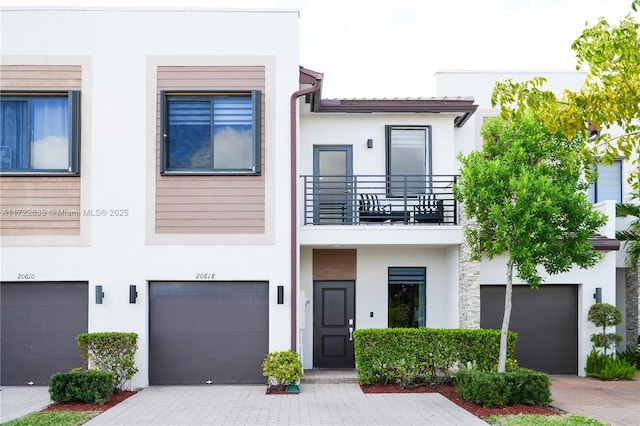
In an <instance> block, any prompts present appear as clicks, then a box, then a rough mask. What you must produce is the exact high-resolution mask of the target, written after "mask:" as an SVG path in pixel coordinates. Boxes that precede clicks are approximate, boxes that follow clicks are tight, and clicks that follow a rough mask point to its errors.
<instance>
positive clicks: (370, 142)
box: [367, 139, 373, 148]
mask: <svg viewBox="0 0 640 426" xmlns="http://www.w3.org/2000/svg"><path fill="white" fill-rule="evenodd" d="M367 148H373V139H367Z"/></svg>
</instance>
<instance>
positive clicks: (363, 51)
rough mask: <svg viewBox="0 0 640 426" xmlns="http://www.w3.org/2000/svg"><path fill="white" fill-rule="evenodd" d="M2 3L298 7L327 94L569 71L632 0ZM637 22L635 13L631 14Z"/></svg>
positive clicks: (413, 90) (303, 60) (304, 54)
mask: <svg viewBox="0 0 640 426" xmlns="http://www.w3.org/2000/svg"><path fill="white" fill-rule="evenodd" d="M0 5H2V6H10V5H14V6H15V5H22V6H24V5H48V6H63V5H65V6H66V5H76V6H77V5H83V6H127V7H128V6H149V7H154V6H155V7H169V6H176V5H177V6H180V7H186V6H194V7H212V8H233V9H243V8H248V9H263V8H267V9H272V8H276V9H294V10H299V11H300V52H299V56H300V65H302V66H304V67H306V68H309V69H312V70H314V71H318V72H322V73H324V83H323V97H324V98H350V97H369V98H371V97H379V98H385V97H386V98H394V97H428V96H435V78H434V73H435V72H436V71H451V70H574V69H575V65H576V60H575V54H574V52H573V51H572V50H571V43H572V42H573V40H575V39H576V38H577V37H578V36H579V35H580V33H581V32H582V30H583V29H584V27H585V23H586V22H587V21H588V22H589V23H590V24H593V23H595V22H597V20H598V18H599V17H605V18H606V19H607V20H608V21H609V22H610V23H615V22H618V21H619V20H620V19H622V18H623V17H624V16H625V15H626V14H627V13H630V12H631V0H110V1H105V0H0ZM633 16H634V19H635V20H636V21H640V13H633Z"/></svg>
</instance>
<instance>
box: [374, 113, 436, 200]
mask: <svg viewBox="0 0 640 426" xmlns="http://www.w3.org/2000/svg"><path fill="white" fill-rule="evenodd" d="M385 130H386V132H385V133H386V149H387V170H386V173H387V195H389V196H392V197H401V196H405V195H409V196H412V195H418V194H424V193H425V192H428V186H429V184H430V177H429V176H430V175H431V126H393V125H387V126H385Z"/></svg>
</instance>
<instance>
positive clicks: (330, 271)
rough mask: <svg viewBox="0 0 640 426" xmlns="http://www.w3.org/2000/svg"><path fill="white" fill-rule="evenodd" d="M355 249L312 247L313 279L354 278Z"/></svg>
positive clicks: (355, 264)
mask: <svg viewBox="0 0 640 426" xmlns="http://www.w3.org/2000/svg"><path fill="white" fill-rule="evenodd" d="M356 266H357V251H356V250H355V249H353V250H352V249H342V250H340V249H314V250H313V280H314V281H321V280H355V279H356Z"/></svg>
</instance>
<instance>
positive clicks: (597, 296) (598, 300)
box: [593, 287, 602, 303]
mask: <svg viewBox="0 0 640 426" xmlns="http://www.w3.org/2000/svg"><path fill="white" fill-rule="evenodd" d="M593 298H594V299H596V303H602V288H601V287H596V292H595V293H593Z"/></svg>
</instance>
